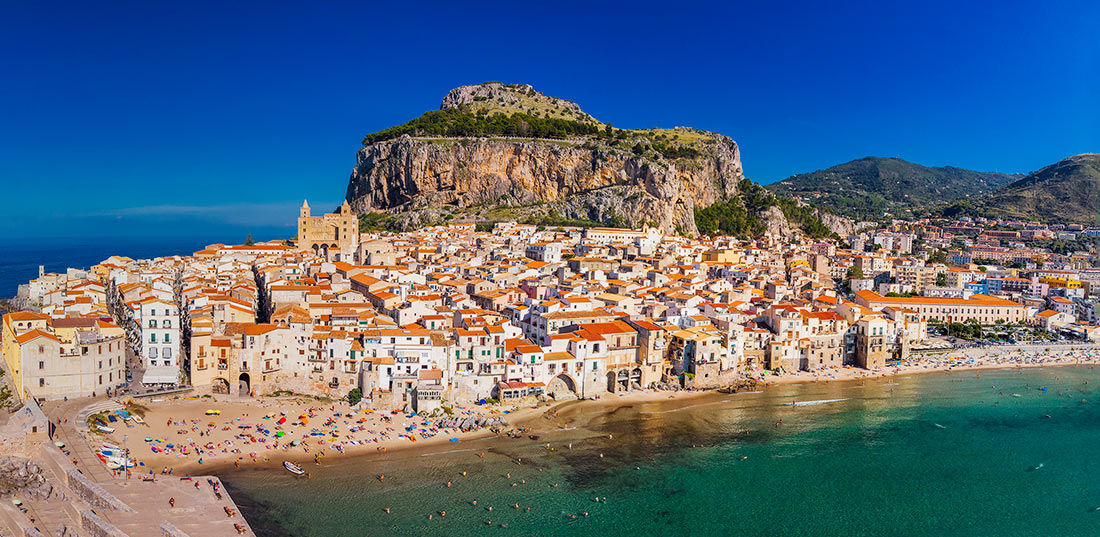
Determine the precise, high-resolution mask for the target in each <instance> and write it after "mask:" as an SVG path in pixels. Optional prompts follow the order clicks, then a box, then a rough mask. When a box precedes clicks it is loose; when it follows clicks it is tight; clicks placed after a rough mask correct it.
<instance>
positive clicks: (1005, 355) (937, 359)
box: [754, 344, 1100, 386]
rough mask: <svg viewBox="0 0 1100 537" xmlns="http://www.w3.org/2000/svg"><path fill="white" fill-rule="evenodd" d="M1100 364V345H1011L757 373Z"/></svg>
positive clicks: (793, 376)
mask: <svg viewBox="0 0 1100 537" xmlns="http://www.w3.org/2000/svg"><path fill="white" fill-rule="evenodd" d="M1085 364H1100V345H1095V344H1082V345H1011V346H1007V345H1006V346H997V347H975V348H970V349H961V350H955V349H952V350H945V351H944V352H942V353H938V354H930V355H927V356H922V357H920V358H913V359H910V360H906V361H904V362H900V363H897V364H891V365H889V366H888V367H884V368H880V369H860V368H856V367H850V366H849V367H842V368H836V369H822V370H817V371H797V372H793V373H784V374H781V375H763V374H761V375H757V376H755V377H754V378H756V380H757V381H758V382H760V383H763V385H764V386H768V385H773V384H791V383H797V382H832V381H851V380H861V379H870V378H879V377H890V376H900V375H913V374H919V373H935V372H943V371H966V370H981V369H999V368H1016V367H1050V366H1066V365H1085Z"/></svg>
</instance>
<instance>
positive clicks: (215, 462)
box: [92, 345, 1100, 475]
mask: <svg viewBox="0 0 1100 537" xmlns="http://www.w3.org/2000/svg"><path fill="white" fill-rule="evenodd" d="M1098 363H1100V346H1096V345H1079V346H1043V345H1037V346H1029V347H989V348H974V349H965V350H953V351H948V352H944V353H942V354H939V355H935V356H926V357H922V358H921V359H920V360H910V361H907V362H903V363H900V364H897V365H893V366H891V367H888V368H883V369H878V370H864V369H857V368H852V367H845V368H839V369H828V370H820V371H801V372H797V373H786V374H782V375H760V376H758V377H757V380H758V381H759V382H760V383H761V387H763V388H766V387H767V386H769V385H781V384H791V383H799V382H843V381H858V380H861V379H870V378H878V377H887V376H901V375H911V374H919V373H932V372H941V371H957V370H980V369H991V368H1014V367H1046V366H1064V365H1075V364H1098ZM709 393H713V391H712V390H684V391H657V390H639V391H634V392H630V393H627V394H606V395H603V396H602V397H600V398H599V399H593V400H585V401H568V402H558V403H554V402H547V403H539V404H532V403H531V402H528V403H527V404H526V405H500V406H477V405H469V406H456V407H455V408H454V409H453V411H454V415H456V416H475V417H477V416H485V417H488V416H500V417H503V418H505V419H506V420H507V421H508V426H507V427H504V428H503V429H504V430H509V429H520V428H522V429H524V430H525V434H526V433H531V434H538V433H540V432H543V431H548V430H553V429H556V428H559V427H561V426H562V424H561V422H560V420H559V419H558V412H561V411H567V412H568V410H569V409H570V407H573V406H575V405H583V406H584V407H590V406H596V405H604V404H606V405H611V404H623V403H634V402H647V401H663V400H669V399H683V398H690V397H697V396H702V395H706V394H709ZM139 404H140V405H141V407H143V409H142V410H143V413H144V423H143V424H135V423H133V422H130V423H128V424H123V423H122V422H121V421H119V422H115V423H113V424H112V425H114V426H116V427H115V428H116V431H115V432H114V433H113V434H110V435H102V436H101V435H94V434H93V435H92V436H93V439H92V444H93V445H97V443H96V442H97V440H98V442H99V443H102V442H104V441H106V442H110V443H113V444H117V445H121V446H124V447H126V448H128V449H129V450H130V453H131V457H132V458H133V459H134V460H135V461H137V462H138V465H137V466H136V467H135V470H134V472H135V473H138V474H148V473H149V472H150V471H152V472H153V474H154V475H159V474H160V473H161V472H162V471H165V470H171V471H172V472H173V474H175V475H186V474H205V473H212V472H217V471H219V470H222V469H228V468H242V467H246V466H256V465H265V466H266V465H279V464H281V463H282V462H283V461H284V460H289V461H293V462H296V463H299V464H302V465H303V468H304V469H306V470H307V471H308V470H309V467H310V464H311V463H322V462H323V461H324V460H325V459H326V458H329V457H340V456H362V455H370V454H379V453H382V452H387V451H393V450H402V449H410V448H426V447H431V446H435V445H439V444H444V443H452V442H453V443H461V442H464V441H469V440H474V439H478V438H484V437H487V436H492V435H494V434H496V433H493V432H492V431H490V430H488V429H479V430H473V431H467V432H462V431H459V430H457V429H438V428H436V427H435V426H434V425H433V423H434V421H435V419H434V418H428V417H424V416H416V415H411V414H405V413H403V412H396V413H395V412H394V411H382V410H376V411H369V410H368V411H355V410H353V409H352V408H351V407H350V406H349V405H348V404H347V403H346V402H328V401H325V402H322V401H320V400H317V399H313V398H309V397H305V396H290V397H265V398H253V399H249V398H240V397H234V396H227V395H215V396H212V397H188V398H171V397H165V398H162V399H152V400H149V399H145V400H142V401H140V402H139ZM208 411H217V412H218V413H217V414H213V415H210V414H207V412H208Z"/></svg>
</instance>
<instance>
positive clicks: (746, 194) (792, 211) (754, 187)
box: [695, 179, 835, 239]
mask: <svg viewBox="0 0 1100 537" xmlns="http://www.w3.org/2000/svg"><path fill="white" fill-rule="evenodd" d="M738 189H739V190H740V194H739V195H738V196H737V197H732V198H729V199H726V200H722V201H719V202H717V203H715V204H713V205H710V206H708V207H704V208H702V209H696V210H695V227H697V228H698V229H699V233H700V234H703V235H712V236H713V235H730V236H733V237H738V238H742V239H750V238H753V237H757V236H760V235H761V234H763V233H764V231H765V230H766V226H765V223H764V221H762V220H761V218H760V215H761V214H762V213H763V212H764V211H766V210H768V209H769V208H771V207H773V206H777V207H779V210H780V211H782V213H783V216H784V217H786V219H787V222H788V223H790V224H791V226H793V227H797V228H799V229H801V230H802V232H803V233H805V234H806V235H807V236H809V237H812V238H815V239H817V238H822V237H832V236H835V234H834V233H833V232H832V230H830V229H829V227H828V226H826V225H825V224H824V223H823V222H822V221H821V218H819V217H818V215H817V212H816V211H815V210H814V208H813V207H811V206H809V205H800V204H799V203H798V202H796V201H794V200H791V199H785V198H779V197H776V196H775V195H773V194H772V193H770V192H768V191H767V190H765V189H764V188H763V187H761V186H760V185H758V184H756V183H753V182H752V181H750V180H748V179H742V180H741V182H740V183H739V184H738Z"/></svg>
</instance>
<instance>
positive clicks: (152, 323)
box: [149, 319, 157, 328]
mask: <svg viewBox="0 0 1100 537" xmlns="http://www.w3.org/2000/svg"><path fill="white" fill-rule="evenodd" d="M156 327H157V320H156V319H149V328H156Z"/></svg>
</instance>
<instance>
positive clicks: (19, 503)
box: [11, 498, 23, 505]
mask: <svg viewBox="0 0 1100 537" xmlns="http://www.w3.org/2000/svg"><path fill="white" fill-rule="evenodd" d="M11 503H14V504H15V505H23V500H19V499H16V498H12V499H11Z"/></svg>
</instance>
